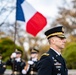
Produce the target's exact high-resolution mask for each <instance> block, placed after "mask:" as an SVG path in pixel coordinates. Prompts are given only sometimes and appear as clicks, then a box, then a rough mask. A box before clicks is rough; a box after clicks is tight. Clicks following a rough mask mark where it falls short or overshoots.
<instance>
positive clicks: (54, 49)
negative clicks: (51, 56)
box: [51, 47, 61, 56]
mask: <svg viewBox="0 0 76 75" xmlns="http://www.w3.org/2000/svg"><path fill="white" fill-rule="evenodd" d="M51 49H52V50H53V51H54V52H56V53H57V54H58V55H59V56H60V55H61V53H59V52H58V51H56V50H55V49H54V48H52V47H51Z"/></svg>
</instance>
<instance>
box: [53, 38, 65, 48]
mask: <svg viewBox="0 0 76 75" xmlns="http://www.w3.org/2000/svg"><path fill="white" fill-rule="evenodd" d="M65 43H66V39H65V38H60V37H53V44H54V45H55V46H56V47H57V48H58V49H63V48H64V47H65Z"/></svg>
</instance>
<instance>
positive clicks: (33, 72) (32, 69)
mask: <svg viewBox="0 0 76 75" xmlns="http://www.w3.org/2000/svg"><path fill="white" fill-rule="evenodd" d="M33 62H34V63H33V64H32V65H30V66H29V69H28V71H27V74H26V75H37V63H38V61H33Z"/></svg>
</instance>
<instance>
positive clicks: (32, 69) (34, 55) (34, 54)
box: [24, 48, 39, 75]
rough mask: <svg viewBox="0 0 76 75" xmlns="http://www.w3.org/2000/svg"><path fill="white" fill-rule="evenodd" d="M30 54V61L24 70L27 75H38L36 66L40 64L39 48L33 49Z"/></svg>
mask: <svg viewBox="0 0 76 75" xmlns="http://www.w3.org/2000/svg"><path fill="white" fill-rule="evenodd" d="M30 54H31V55H30V60H29V61H28V63H27V65H26V66H25V68H24V70H25V71H26V72H25V75H37V67H36V64H37V63H38V54H39V50H38V49H37V48H31V49H30Z"/></svg>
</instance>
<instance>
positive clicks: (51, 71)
mask: <svg viewBox="0 0 76 75" xmlns="http://www.w3.org/2000/svg"><path fill="white" fill-rule="evenodd" d="M45 35H46V37H47V39H48V41H49V45H50V49H49V50H48V52H46V53H44V54H43V55H42V56H41V58H40V60H39V63H38V65H37V66H38V75H68V71H67V67H66V63H65V60H64V58H63V57H62V55H61V50H62V49H63V48H64V47H65V46H64V45H65V43H66V38H65V36H64V30H63V27H62V26H57V27H54V28H52V29H49V30H47V31H46V32H45Z"/></svg>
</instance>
